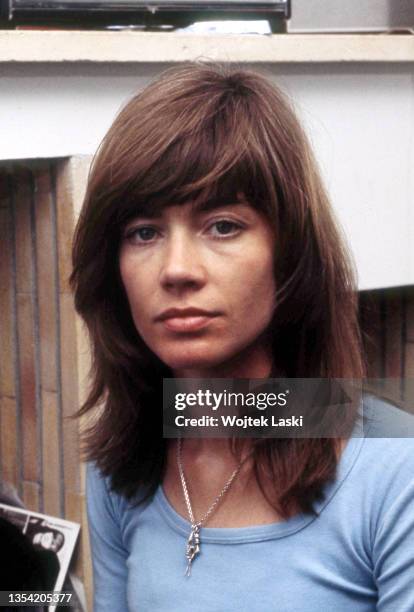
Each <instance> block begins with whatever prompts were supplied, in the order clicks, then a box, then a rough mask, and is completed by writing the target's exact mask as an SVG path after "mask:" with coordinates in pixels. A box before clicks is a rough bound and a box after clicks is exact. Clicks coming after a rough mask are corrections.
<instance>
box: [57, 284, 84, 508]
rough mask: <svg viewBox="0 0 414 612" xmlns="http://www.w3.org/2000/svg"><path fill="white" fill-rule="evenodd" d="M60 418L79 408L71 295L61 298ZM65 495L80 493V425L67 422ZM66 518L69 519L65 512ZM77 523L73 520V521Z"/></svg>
mask: <svg viewBox="0 0 414 612" xmlns="http://www.w3.org/2000/svg"><path fill="white" fill-rule="evenodd" d="M60 323H61V327H60V329H61V341H60V344H61V364H62V372H61V380H62V415H63V418H64V419H65V417H70V416H72V415H73V414H74V413H75V412H76V411H77V410H78V408H79V402H78V392H77V385H76V382H77V381H76V378H75V379H74V375H76V372H77V343H76V323H75V314H74V308H73V300H72V296H70V295H68V294H61V296H60ZM63 453H64V463H63V464H64V478H65V496H66V495H68V496H70V495H72V494H79V493H80V468H79V423H78V421H77V420H73V419H66V420H65V421H64V427H63ZM66 516H67V517H68V518H69V515H68V514H67V509H66ZM73 520H76V519H73Z"/></svg>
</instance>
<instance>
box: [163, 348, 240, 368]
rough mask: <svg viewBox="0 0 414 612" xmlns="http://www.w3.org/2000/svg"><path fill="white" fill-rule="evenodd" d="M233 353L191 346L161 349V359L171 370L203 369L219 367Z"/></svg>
mask: <svg viewBox="0 0 414 612" xmlns="http://www.w3.org/2000/svg"><path fill="white" fill-rule="evenodd" d="M233 355H234V353H233V352H231V351H225V350H223V347H221V350H219V351H217V350H213V348H210V349H208V348H199V347H198V348H195V347H194V348H191V347H186V348H182V349H180V350H178V349H176V350H171V351H165V350H164V351H162V354H159V355H158V356H159V358H160V359H161V361H163V362H164V363H165V365H166V366H168V367H169V368H171V370H204V369H211V368H216V367H219V366H220V365H221V364H222V363H223V362H226V361H227V360H228V359H231V358H232V356H233Z"/></svg>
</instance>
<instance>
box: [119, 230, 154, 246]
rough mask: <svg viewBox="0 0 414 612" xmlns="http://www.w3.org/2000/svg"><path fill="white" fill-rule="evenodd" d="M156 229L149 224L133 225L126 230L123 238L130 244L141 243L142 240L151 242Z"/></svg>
mask: <svg viewBox="0 0 414 612" xmlns="http://www.w3.org/2000/svg"><path fill="white" fill-rule="evenodd" d="M157 234H158V231H157V230H156V229H155V227H152V226H151V225H144V226H142V227H133V228H132V229H130V230H129V231H127V232H126V235H125V238H126V239H127V240H128V241H129V242H131V243H132V244H142V243H143V242H152V241H153V240H154V238H155V237H156V236H157Z"/></svg>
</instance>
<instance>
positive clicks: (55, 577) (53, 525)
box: [0, 504, 80, 612]
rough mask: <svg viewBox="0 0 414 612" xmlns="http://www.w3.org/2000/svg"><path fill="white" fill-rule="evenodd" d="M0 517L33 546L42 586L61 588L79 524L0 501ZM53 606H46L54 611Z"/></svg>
mask: <svg viewBox="0 0 414 612" xmlns="http://www.w3.org/2000/svg"><path fill="white" fill-rule="evenodd" d="M0 519H5V520H7V521H8V522H9V523H12V524H13V525H15V526H16V527H18V529H19V530H20V531H21V532H22V533H23V534H24V535H25V536H26V538H27V539H28V540H29V542H30V543H31V545H32V547H33V548H34V549H35V551H36V553H37V555H38V556H39V559H40V561H41V565H42V567H43V568H44V570H45V571H44V575H45V576H46V583H45V590H47V591H61V590H62V587H63V584H64V582H65V578H66V575H67V573H68V569H69V564H70V560H71V558H72V555H73V551H74V549H75V545H76V541H77V538H78V535H79V530H80V525H79V524H78V523H74V522H72V521H66V520H64V519H61V518H58V517H55V516H48V515H47V514H39V513H38V512H30V511H28V510H22V509H20V508H16V507H14V506H9V505H7V504H0ZM55 608H56V606H49V612H54V610H55Z"/></svg>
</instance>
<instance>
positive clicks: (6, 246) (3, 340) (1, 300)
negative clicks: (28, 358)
mask: <svg viewBox="0 0 414 612" xmlns="http://www.w3.org/2000/svg"><path fill="white" fill-rule="evenodd" d="M0 237H1V256H0V313H1V320H0V351H1V363H0V394H1V395H7V396H9V397H12V396H15V368H14V355H15V348H14V338H13V319H14V317H13V302H12V295H13V277H12V249H13V244H12V223H11V215H10V210H9V209H7V208H0Z"/></svg>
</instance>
